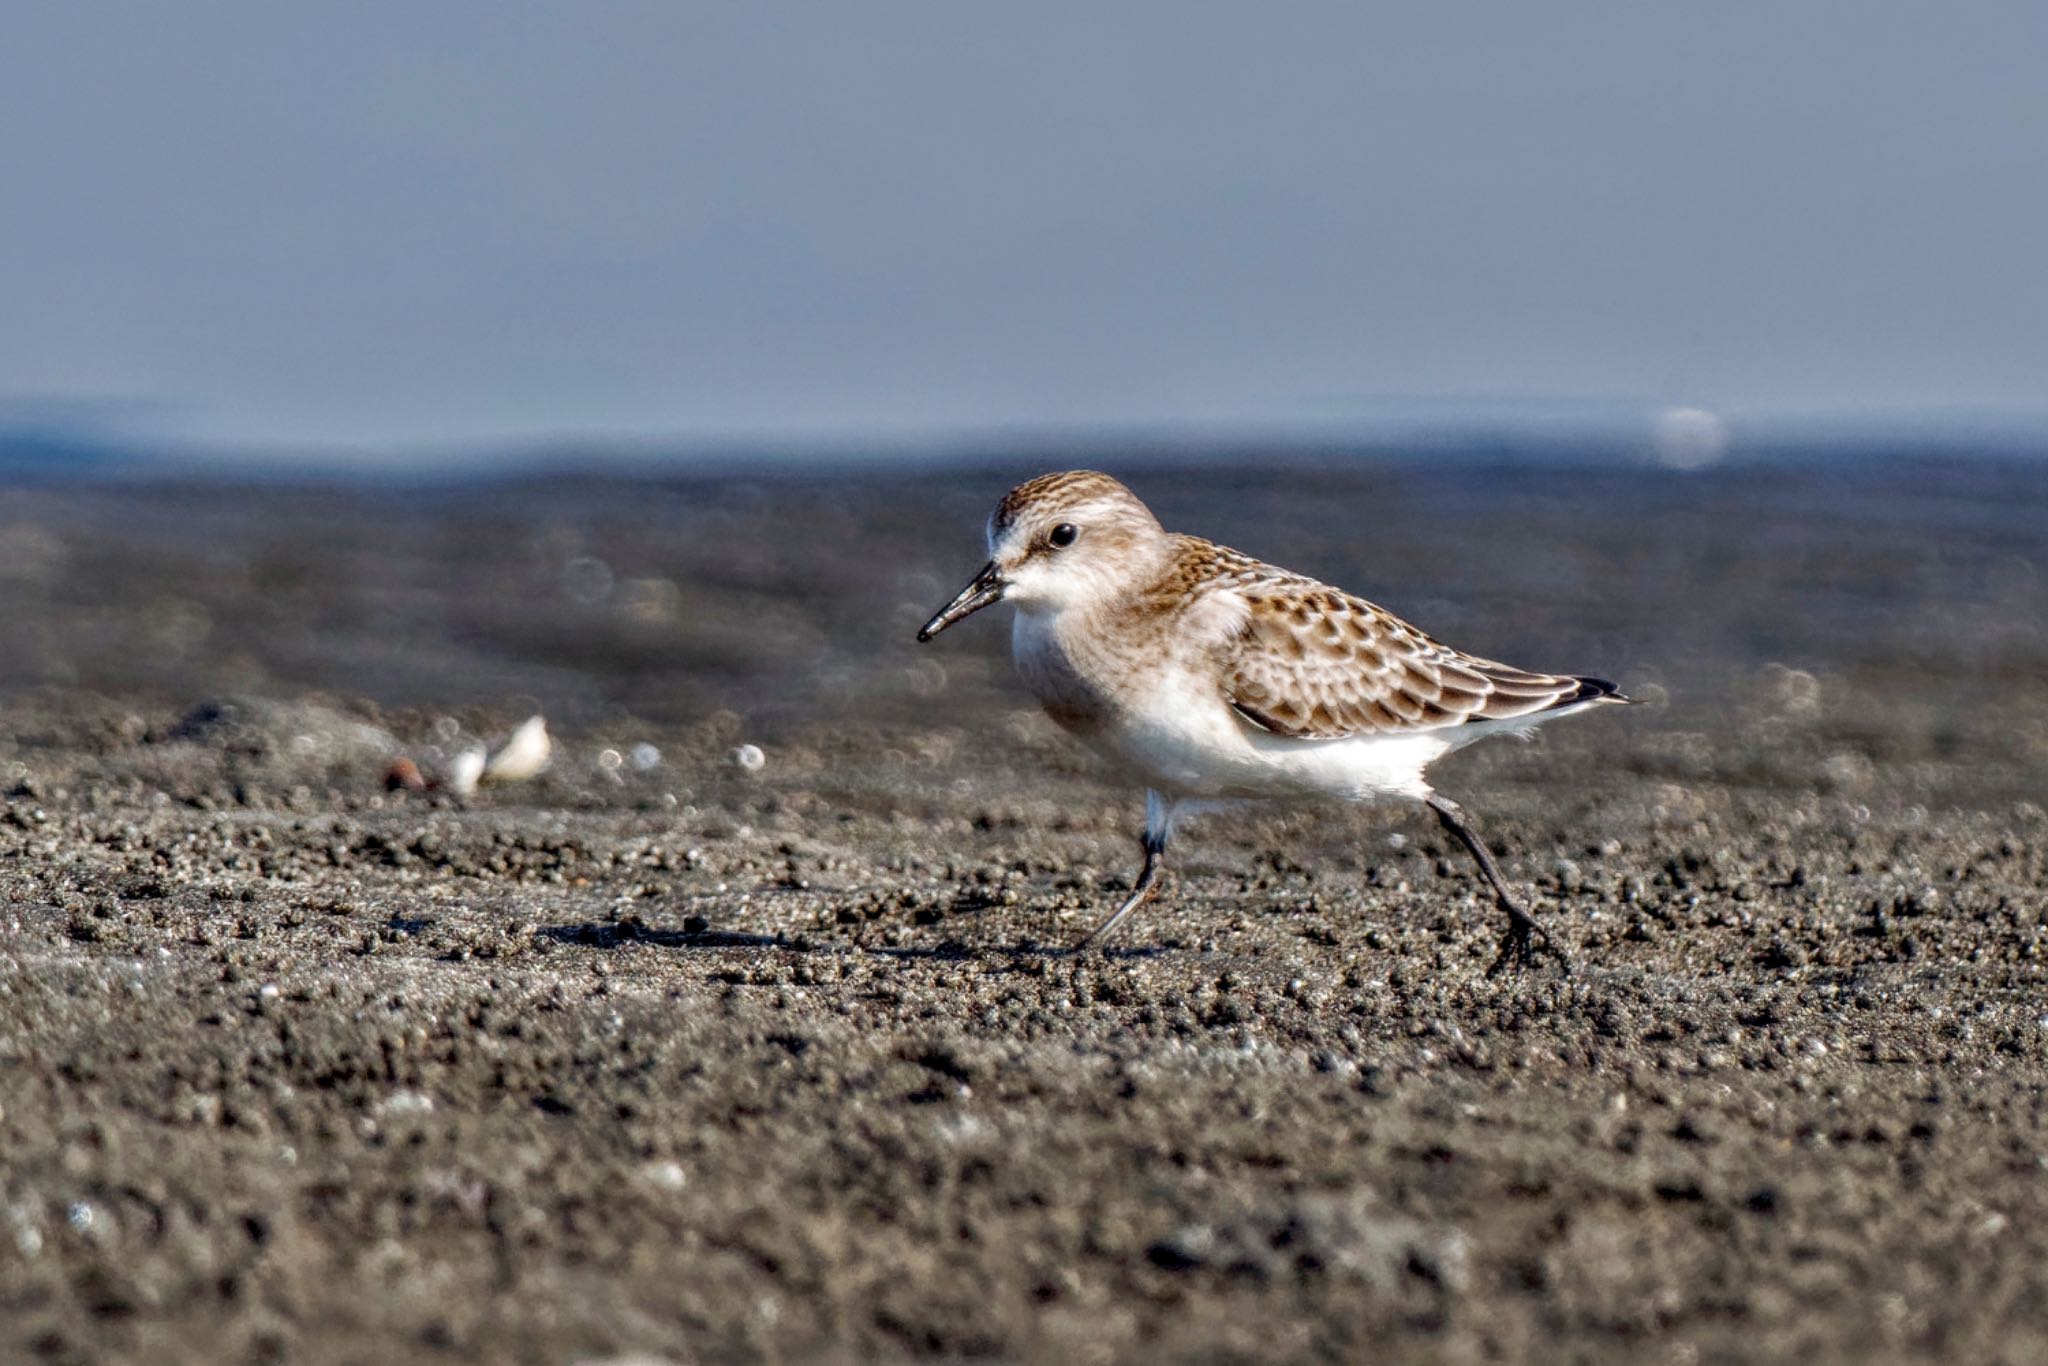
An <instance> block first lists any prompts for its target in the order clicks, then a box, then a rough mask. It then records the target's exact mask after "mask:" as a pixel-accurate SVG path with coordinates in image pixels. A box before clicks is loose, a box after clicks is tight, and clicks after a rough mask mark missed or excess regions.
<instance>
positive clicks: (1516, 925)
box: [1425, 792, 1571, 977]
mask: <svg viewBox="0 0 2048 1366" xmlns="http://www.w3.org/2000/svg"><path fill="white" fill-rule="evenodd" d="M1425 800H1426V801H1428V803H1429V809H1430V810H1432V811H1434V812H1436V818H1437V819H1438V820H1439V821H1442V822H1443V827H1444V829H1446V830H1448V831H1450V832H1451V833H1452V834H1453V835H1455V836H1457V837H1458V842H1459V843H1460V844H1462V845H1464V846H1465V849H1466V851H1467V852H1468V853H1470V854H1471V855H1472V857H1473V859H1474V861H1476V862H1477V863H1478V864H1479V871H1480V872H1482V873H1484V874H1485V875H1486V880H1487V881H1488V882H1490V883H1492V884H1493V896H1494V899H1495V900H1496V901H1498V902H1499V903H1500V908H1501V909H1502V910H1503V911H1505V912H1507V917H1508V929H1507V933H1506V934H1505V935H1504V936H1502V938H1501V941H1500V954H1499V956H1498V957H1496V958H1495V959H1494V960H1493V966H1492V967H1490V968H1488V969H1487V970H1486V975H1487V976H1489V977H1491V976H1493V975H1494V974H1495V973H1498V972H1499V971H1500V970H1501V969H1503V968H1506V967H1511V966H1512V967H1526V966H1528V965H1529V964H1531V963H1534V962H1535V961H1536V954H1537V952H1538V950H1541V951H1542V952H1544V953H1548V954H1551V955H1553V956H1555V957H1556V959H1557V961H1558V963H1559V965H1560V966H1562V967H1564V968H1565V969H1566V970H1567V971H1569V970H1570V968H1571V960H1570V959H1569V958H1567V957H1566V956H1565V952H1564V950H1563V949H1560V948H1558V947H1557V946H1556V945H1555V944H1554V943H1552V942H1551V939H1550V931H1548V930H1546V929H1544V928H1543V926H1542V925H1541V924H1540V923H1539V922H1538V921H1537V919H1536V917H1535V916H1534V915H1531V914H1530V913H1529V910H1528V908H1527V907H1525V906H1523V905H1522V903H1521V902H1519V901H1517V900H1516V899H1515V897H1514V894H1513V893H1512V892H1510V891H1508V884H1507V882H1506V880H1505V879H1503V878H1502V877H1501V875H1500V867H1499V866H1498V865H1497V864H1495V863H1494V861H1493V855H1492V854H1491V853H1490V852H1488V850H1487V848H1486V845H1485V844H1483V843H1482V842H1481V841H1480V839H1479V836H1478V835H1477V834H1475V833H1474V832H1473V830H1472V827H1471V825H1470V824H1468V823H1467V820H1466V817H1465V811H1464V808H1463V807H1461V806H1459V805H1458V804H1457V803H1456V802H1454V801H1452V800H1451V799H1450V798H1449V797H1444V796H1440V795H1438V794H1437V793H1434V792H1432V793H1430V794H1429V796H1428V797H1427V798H1425Z"/></svg>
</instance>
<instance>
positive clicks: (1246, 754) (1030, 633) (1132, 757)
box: [1012, 612, 1453, 801]
mask: <svg viewBox="0 0 2048 1366" xmlns="http://www.w3.org/2000/svg"><path fill="white" fill-rule="evenodd" d="M1012 644H1013V646H1014V649H1015V652H1016V659H1017V670H1018V672H1019V674H1021V675H1022V676H1023V678H1024V681H1025V683H1026V684H1027V685H1028V686H1029V687H1030V688H1031V690H1032V692H1034V693H1035V694H1037V696H1038V699H1039V701H1040V702H1041V703H1043V704H1044V706H1045V709H1046V711H1047V713H1048V714H1050V715H1051V716H1052V718H1053V719H1054V720H1055V721H1058V722H1059V723H1060V724H1061V725H1062V726H1065V727H1066V728H1067V729H1068V730H1070V731H1072V732H1073V733H1074V735H1075V736H1076V737H1077V738H1079V739H1081V740H1082V741H1083V742H1085V743H1086V744H1088V745H1089V747H1090V748H1092V749H1094V750H1095V751H1096V752H1098V753H1099V754H1101V755H1102V756H1103V757H1104V758H1105V759H1107V760H1109V762H1110V764H1111V765H1112V766H1113V767H1114V768H1116V769H1117V770H1118V771H1119V773H1120V774H1122V775H1124V776H1128V777H1130V778H1131V779H1133V780H1135V781H1137V782H1141V783H1143V784H1144V785H1145V786H1147V787H1150V788H1154V789H1157V790H1158V791H1160V792H1162V793H1165V794H1167V795H1169V796H1174V797H1339V798H1344V799H1348V800H1352V801H1365V800H1370V799H1372V798H1375V797H1389V796H1402V797H1421V796H1423V795H1425V794H1427V793H1428V791H1429V788H1428V785H1427V784H1426V783H1424V782H1423V779H1422V771H1423V769H1424V768H1425V767H1426V766H1427V765H1429V764H1430V763H1431V762H1432V761H1434V760H1436V759H1438V758H1440V757H1441V756H1442V755H1443V754H1444V753H1446V752H1447V751H1448V750H1450V749H1451V748H1452V747H1453V745H1452V741H1451V739H1450V737H1449V735H1448V734H1447V733H1445V732H1430V731H1423V732H1418V733H1415V734H1409V735H1363V736H1354V737H1350V738H1347V739H1341V740H1297V739H1290V738H1288V737H1286V736H1281V735H1274V734H1272V733H1270V732H1267V731H1262V730H1259V729H1258V728H1256V727H1254V726H1252V725H1250V724H1249V723H1247V722H1246V721H1244V720H1243V718H1241V717H1240V716H1239V715H1238V714H1237V713H1236V712H1235V711H1233V710H1231V708H1230V706H1229V704H1228V703H1226V702H1225V701H1224V698H1223V693H1222V690H1221V688H1220V687H1219V686H1218V684H1217V680H1216V679H1215V678H1214V677H1213V676H1210V675H1208V674H1206V673H1204V672H1202V671H1200V670H1199V669H1198V668H1190V667H1188V666H1187V665H1186V664H1184V663H1182V662H1181V661H1177V660H1172V659H1158V658H1146V659H1144V660H1142V661H1138V660H1117V661H1102V660H1095V659H1093V658H1085V659H1083V660H1081V661H1079V662H1077V661H1076V660H1075V659H1074V657H1073V652H1072V650H1070V648H1069V647H1068V646H1067V645H1066V644H1064V643H1063V642H1062V641H1061V640H1060V639H1059V638H1058V635H1057V633H1056V632H1055V631H1054V630H1053V629H1051V623H1050V622H1048V621H1047V620H1046V619H1045V618H1042V617H1039V616H1036V615H1035V614H1031V613H1025V612H1020V613H1018V614H1017V621H1016V628H1015V631H1014V634H1013V636H1012Z"/></svg>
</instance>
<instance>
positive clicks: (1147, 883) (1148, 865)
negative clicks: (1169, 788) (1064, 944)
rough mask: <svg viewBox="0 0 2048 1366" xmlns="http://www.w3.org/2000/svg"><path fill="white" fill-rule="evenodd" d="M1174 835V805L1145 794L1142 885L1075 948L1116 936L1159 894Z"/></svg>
mask: <svg viewBox="0 0 2048 1366" xmlns="http://www.w3.org/2000/svg"><path fill="white" fill-rule="evenodd" d="M1171 833H1173V804H1172V803H1171V802H1169V801H1168V800H1167V799H1166V798H1165V797H1163V796H1161V795H1160V794H1159V793H1157V792H1149V791H1148V792H1147V793H1146V794H1145V834H1144V837H1143V839H1142V841H1141V843H1142V844H1143V845H1144V847H1145V867H1144V868H1143V870H1141V871H1140V872H1139V874H1138V881H1137V884H1136V885H1135V886H1133V887H1132V888H1131V894H1130V895H1129V896H1127V897H1125V898H1124V904H1123V905H1121V906H1119V907H1117V908H1116V914H1115V915H1113V916H1111V917H1110V918H1109V919H1107V920H1105V921H1103V922H1102V923H1101V924H1100V925H1097V926H1096V927H1095V928H1094V930H1092V931H1091V932H1090V933H1089V935H1088V937H1087V938H1086V939H1083V940H1082V941H1081V942H1080V943H1079V944H1077V945H1075V949H1076V951H1077V952H1078V951H1079V950H1081V949H1088V948H1093V947H1095V946H1096V945H1098V944H1100V943H1102V942H1103V941H1104V940H1105V939H1107V938H1109V936H1110V935H1112V934H1114V933H1115V932H1116V927H1117V926H1118V925H1121V924H1122V923H1123V920H1124V917H1125V916H1127V915H1129V914H1130V913H1131V912H1132V911H1135V910H1137V909H1138V907H1140V906H1142V905H1144V904H1145V903H1146V902H1148V901H1150V900H1151V899H1152V898H1153V897H1155V896H1157V895H1158V894H1159V883H1160V878H1161V876H1162V875H1163V874H1164V873H1165V871H1166V837H1167V836H1168V835H1170V834H1171Z"/></svg>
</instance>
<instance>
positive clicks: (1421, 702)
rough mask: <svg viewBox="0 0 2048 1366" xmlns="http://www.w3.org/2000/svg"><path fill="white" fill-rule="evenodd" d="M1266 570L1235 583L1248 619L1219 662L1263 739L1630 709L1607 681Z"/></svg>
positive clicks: (1233, 701)
mask: <svg viewBox="0 0 2048 1366" xmlns="http://www.w3.org/2000/svg"><path fill="white" fill-rule="evenodd" d="M1260 568H1261V569H1266V570H1267V572H1266V573H1265V574H1263V575H1254V574H1246V575H1244V576H1243V577H1241V578H1239V579H1238V581H1237V582H1236V583H1235V584H1233V585H1232V587H1233V588H1234V590H1235V591H1236V592H1237V593H1238V594H1239V595H1240V596H1241V597H1242V598H1243V599H1244V601H1245V605H1246V607H1247V608H1248V609H1249V610H1248V611H1247V613H1246V614H1245V616H1244V618H1243V622H1242V625H1241V626H1240V627H1239V628H1238V630H1237V631H1236V632H1235V634H1234V635H1233V636H1232V637H1231V638H1230V639H1229V640H1228V641H1227V642H1225V644H1224V646H1223V651H1224V661H1223V662H1224V666H1225V667H1224V689H1225V693H1226V695H1227V697H1228V699H1229V702H1230V705H1231V706H1232V707H1233V708H1235V709H1236V711H1237V713H1238V714H1239V715H1240V716H1242V717H1243V718H1244V719H1245V720H1247V721H1249V722H1250V723H1252V724H1253V725H1255V726H1258V727H1260V728H1261V729H1263V730H1268V731H1272V732H1273V733H1275V734H1277V735H1287V736H1293V737H1297V738H1300V739H1315V740H1332V739H1339V738H1342V737H1344V736H1352V735H1374V734H1395V733H1399V732H1403V731H1419V730H1434V729H1438V728H1441V727H1445V726H1460V725H1465V724H1468V723H1471V722H1475V721H1507V720H1513V719H1515V718H1517V717H1525V716H1531V715H1534V714H1535V713H1538V712H1543V711H1549V710H1552V709H1554V708H1558V707H1567V706H1571V705H1573V704H1575V703H1579V702H1586V701H1595V700H1599V699H1602V698H1613V699H1615V700H1617V701H1620V700H1625V699H1622V697H1621V695H1620V693H1619V692H1618V691H1617V690H1616V688H1615V686H1614V685H1613V684H1612V683H1608V682H1605V681H1603V680H1601V679H1597V678H1578V677H1573V676H1570V675H1560V674H1539V673H1530V672H1528V671H1527V670H1524V669H1516V668H1512V667H1510V666H1508V665H1506V664H1498V663H1495V662H1494V661H1492V660H1488V659H1478V658H1475V657H1473V656H1471V655H1467V654H1463V653H1460V652H1459V651H1457V650H1453V649H1451V648H1450V647H1449V646H1447V645H1442V644H1439V643H1438V642H1436V641H1434V640H1431V639H1430V638H1429V637H1428V636H1426V635H1424V634H1423V633H1422V632H1421V631H1418V630H1416V629H1415V628H1414V627H1413V626H1410V625H1409V624H1408V623H1407V622H1405V621H1402V620H1401V619H1400V618H1399V617H1396V616H1394V615H1393V614H1392V613H1391V612H1388V611H1386V610H1385V609H1384V608H1381V607H1377V606H1375V605H1373V604H1372V603H1369V602H1367V601H1365V600H1364V599H1362V598H1355V597H1352V596H1351V595H1350V594H1348V593H1344V592H1341V591H1339V590H1338V589H1335V588H1331V587H1329V586H1328V585H1327V584H1322V583H1318V582H1316V581H1315V580H1313V579H1308V578H1301V577H1297V576H1293V575H1282V574H1278V573H1276V572H1274V571H1271V570H1270V569H1267V567H1266V566H1260Z"/></svg>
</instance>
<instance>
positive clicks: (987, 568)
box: [917, 560, 1009, 642]
mask: <svg viewBox="0 0 2048 1366" xmlns="http://www.w3.org/2000/svg"><path fill="white" fill-rule="evenodd" d="M1008 587H1009V585H1008V584H1006V583H1004V582H1003V575H1002V571H1001V570H999V569H997V568H996V562H995V561H994V560H990V561H989V562H988V563H987V564H985V565H983V566H982V567H981V572H980V573H979V574H976V575H975V576H974V582H973V583H970V584H968V585H967V586H966V587H965V588H963V589H961V590H960V592H959V595H958V596H957V597H955V598H954V599H953V600H952V601H951V602H949V603H947V604H946V605H945V606H944V607H942V608H940V609H939V613H938V615H937V616H935V617H933V618H932V619H931V620H930V621H928V622H926V623H925V624H924V625H923V626H922V627H921V628H919V630H918V633H917V638H918V640H919V641H920V642H923V641H927V640H930V639H931V638H932V637H933V636H935V635H937V634H938V633H939V632H941V631H943V630H945V629H946V628H947V627H948V626H951V625H952V624H953V623H954V622H956V621H964V620H966V619H967V618H968V617H971V616H973V615H974V614H975V613H976V612H979V611H980V610H981V609H982V608H984V607H986V606H988V605H989V604H990V603H992V602H1001V601H1002V600H1003V590H1004V589H1005V588H1008Z"/></svg>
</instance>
